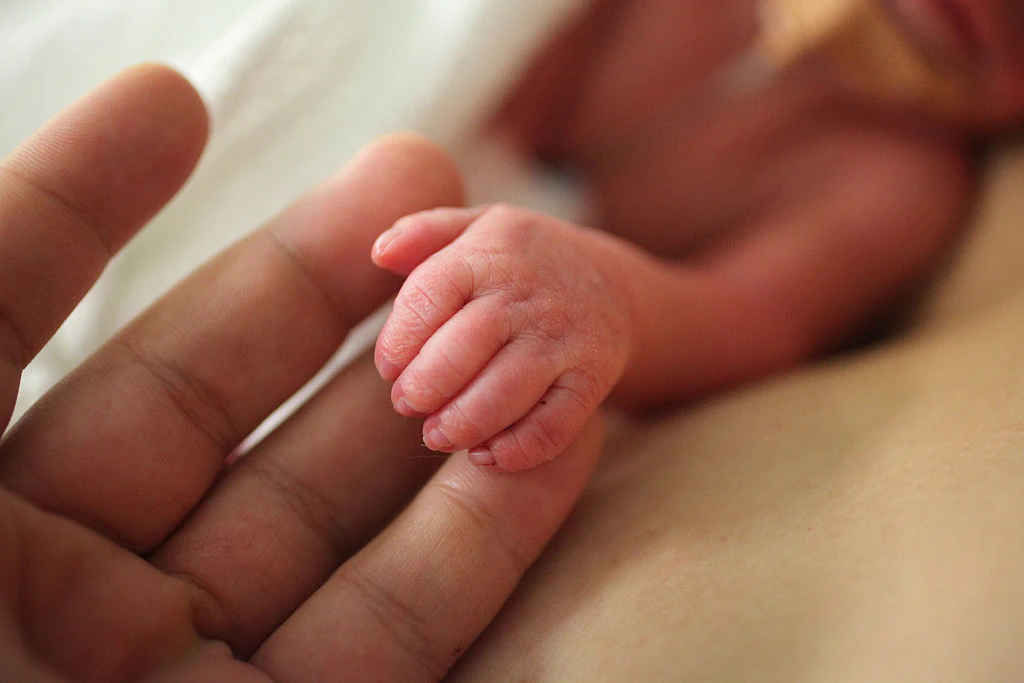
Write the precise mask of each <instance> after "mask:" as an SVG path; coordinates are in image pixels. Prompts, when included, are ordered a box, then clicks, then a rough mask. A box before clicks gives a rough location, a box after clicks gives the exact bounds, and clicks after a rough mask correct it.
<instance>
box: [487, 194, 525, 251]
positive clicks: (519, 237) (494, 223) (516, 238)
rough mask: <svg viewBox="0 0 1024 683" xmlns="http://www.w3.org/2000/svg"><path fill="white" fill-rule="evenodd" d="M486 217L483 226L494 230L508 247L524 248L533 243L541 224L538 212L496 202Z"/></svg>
mask: <svg viewBox="0 0 1024 683" xmlns="http://www.w3.org/2000/svg"><path fill="white" fill-rule="evenodd" d="M484 217H485V218H486V220H485V221H481V222H480V225H481V228H482V229H486V230H488V231H491V232H493V233H494V236H495V237H496V238H497V239H498V240H499V241H500V242H499V243H504V244H505V245H506V248H509V247H511V248H514V249H522V248H524V247H525V246H527V245H529V244H531V243H532V241H533V239H534V236H535V235H536V232H537V227H538V224H539V220H538V216H537V214H535V213H533V212H532V211H527V210H526V209H522V208H519V207H516V206H510V205H508V204H495V205H494V206H492V207H491V208H490V209H488V211H487V212H486V214H485V215H484Z"/></svg>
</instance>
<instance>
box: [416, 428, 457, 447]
mask: <svg viewBox="0 0 1024 683" xmlns="http://www.w3.org/2000/svg"><path fill="white" fill-rule="evenodd" d="M423 441H424V443H426V445H427V448H429V449H430V450H432V451H450V450H452V448H454V447H455V444H453V443H452V441H451V439H449V438H448V437H447V436H445V433H444V432H442V431H441V428H440V427H435V428H434V429H432V430H430V431H429V432H428V433H427V435H426V436H425V437H424V439H423Z"/></svg>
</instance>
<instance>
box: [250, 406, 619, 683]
mask: <svg viewBox="0 0 1024 683" xmlns="http://www.w3.org/2000/svg"><path fill="white" fill-rule="evenodd" d="M600 442H601V429H600V425H599V424H598V419H595V420H594V421H592V422H591V423H590V425H589V427H588V429H587V430H586V431H585V432H584V434H583V435H582V436H581V438H580V440H579V441H577V442H576V443H575V444H574V445H573V447H571V448H570V449H569V450H568V451H567V452H566V453H565V454H564V455H563V456H562V457H560V458H557V459H555V460H553V461H551V462H549V463H547V464H545V465H542V466H541V467H538V468H536V469H533V470H531V471H529V472H526V473H522V474H517V475H501V474H496V473H494V472H491V471H487V470H483V469H481V468H478V467H476V466H474V465H472V464H470V463H469V461H468V460H467V459H466V458H464V457H460V456H457V457H454V458H452V459H451V460H449V462H448V463H447V464H446V465H445V467H444V468H442V469H441V471H440V472H438V474H437V475H436V476H435V477H434V478H433V479H432V480H431V481H430V483H429V484H428V485H427V486H426V487H425V488H424V490H423V491H422V492H421V493H420V495H419V496H417V498H416V499H415V500H414V501H413V502H412V503H411V505H410V506H409V508H408V509H407V510H406V511H405V512H404V513H403V514H402V515H401V516H400V517H399V518H398V519H397V520H396V521H395V522H394V523H393V524H392V525H391V526H390V527H389V528H388V529H387V530H386V531H385V532H384V533H383V534H381V535H380V536H378V537H377V538H376V539H375V540H374V541H373V542H372V543H370V544H369V545H368V546H367V547H366V548H364V549H363V550H362V551H361V552H360V553H359V554H358V555H356V556H355V557H353V558H352V559H351V560H349V561H348V562H347V563H345V564H344V565H343V566H342V567H341V568H340V569H339V570H338V572H337V573H336V574H335V575H334V576H333V577H332V578H331V579H330V581H328V583H326V584H325V585H324V587H323V588H321V589H320V590H319V591H318V592H317V593H316V594H315V595H313V597H312V598H310V600H309V601H307V602H306V604H304V605H303V606H302V607H301V608H300V609H299V610H298V611H297V612H296V613H295V614H294V615H293V616H292V617H291V618H290V619H289V620H288V621H287V622H285V624H284V625H283V626H282V627H281V628H280V629H279V630H278V631H277V632H275V633H274V634H273V635H272V636H271V637H270V638H268V639H267V641H266V642H265V643H264V644H263V646H262V647H260V649H259V650H258V651H257V652H256V654H255V655H254V657H253V659H252V661H253V663H255V664H256V665H257V666H259V667H260V668H262V669H263V670H264V671H266V672H267V673H268V674H270V676H271V677H273V678H274V679H275V680H281V681H290V680H296V681H299V680H322V679H335V678H338V677H340V676H344V675H345V674H347V673H348V672H358V676H359V678H360V679H363V680H395V681H435V680H439V679H440V678H442V677H443V676H444V674H445V673H446V672H447V670H448V669H449V667H450V666H451V665H452V664H453V663H454V662H455V660H456V659H457V658H458V656H459V655H460V654H461V653H462V652H463V651H464V650H465V649H466V648H467V647H468V646H469V644H470V643H472V642H473V640H474V639H475V638H476V637H477V636H478V635H479V634H480V632H481V631H482V630H483V629H484V628H485V627H486V626H487V624H488V623H490V621H491V620H492V619H493V618H494V616H495V614H497V612H498V611H499V610H500V609H501V606H502V605H503V604H504V602H505V600H506V599H507V598H508V596H509V595H510V594H511V593H512V591H513V590H514V588H515V587H516V585H517V584H518V583H519V581H520V579H521V578H522V576H523V574H524V572H525V571H526V570H527V568H528V567H529V566H530V565H531V564H532V563H533V561H534V560H535V559H536V557H537V555H538V554H539V553H540V551H541V550H542V549H543V547H544V546H545V545H546V544H547V543H548V541H549V540H550V539H551V536H552V535H553V534H554V533H555V531H556V530H557V529H558V527H559V526H560V525H561V524H562V522H563V521H564V520H565V517H566V516H567V515H568V513H569V511H570V510H571V508H572V506H573V504H574V502H575V501H576V499H577V497H578V496H579V494H580V492H581V491H582V490H583V487H584V485H585V483H586V481H587V478H588V477H589V474H590V472H591V469H592V467H593V465H594V463H595V462H596V459H597V455H598V452H599V450H600Z"/></svg>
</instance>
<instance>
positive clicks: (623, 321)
mask: <svg viewBox="0 0 1024 683" xmlns="http://www.w3.org/2000/svg"><path fill="white" fill-rule="evenodd" d="M912 4H913V6H914V9H913V12H912V14H911V16H909V17H908V22H907V23H908V27H910V28H911V29H913V30H920V31H921V32H922V40H924V41H928V44H929V45H930V46H931V47H930V48H929V49H939V48H943V47H948V48H949V49H950V50H952V49H954V47H955V49H958V50H959V49H960V45H961V44H960V42H957V43H956V45H955V46H954V44H953V43H951V42H949V40H948V33H949V32H948V26H946V27H943V28H942V34H941V35H938V34H935V35H929V34H928V31H929V30H932V29H935V27H936V26H937V24H936V22H934V21H920V14H921V12H922V11H923V10H922V5H926V4H927V3H926V2H924V0H922V2H915V3H912ZM936 4H937V5H938V4H941V3H938V2H937V3H936ZM976 5H977V6H981V7H983V8H987V11H989V12H991V13H992V15H993V16H995V17H997V18H998V19H1001V20H1003V21H1002V22H1001V23H999V22H997V23H998V24H999V25H1000V26H1002V27H1004V28H1002V29H1001V30H1002V33H999V34H987V33H986V34H981V36H980V37H978V41H977V45H980V46H981V48H986V47H987V48H988V49H987V50H986V49H978V48H977V45H975V48H972V52H971V53H970V54H971V55H976V56H977V59H978V60H979V62H978V63H979V64H982V63H983V64H985V65H986V70H985V71H981V70H979V71H977V72H976V78H977V80H978V85H979V92H982V91H984V95H983V96H982V95H979V97H978V100H977V102H976V103H975V105H974V106H973V109H972V111H971V115H970V116H969V117H963V118H958V119H956V120H947V119H940V118H936V117H935V116H933V115H931V114H929V113H928V112H925V111H917V110H915V109H914V108H913V107H912V106H905V105H900V106H899V107H894V106H890V105H888V104H885V103H879V102H875V101H862V100H861V99H860V98H859V97H858V95H857V93H855V92H851V91H850V90H848V89H846V88H844V87H843V86H842V84H837V82H836V79H834V78H831V77H830V76H829V75H828V73H827V71H823V70H822V69H820V68H818V66H816V65H813V64H810V65H806V66H805V67H802V66H800V65H798V66H796V67H794V68H793V69H791V70H790V71H789V72H787V74H786V75H785V76H784V77H782V78H781V79H779V80H778V81H777V82H775V83H774V84H773V85H772V86H771V87H770V88H767V89H765V90H764V91H762V92H758V93H755V94H751V95H749V96H746V97H744V98H742V99H740V100H738V101H736V102H734V103H732V104H731V106H729V107H727V108H721V109H717V108H712V109H711V110H707V108H705V109H704V110H702V111H699V112H697V113H695V112H694V111H693V108H687V107H686V106H679V105H678V103H679V102H680V101H683V102H685V98H682V100H680V98H679V97H678V94H679V93H684V94H685V93H686V92H688V91H694V90H697V89H698V88H699V85H700V83H701V82H702V79H703V77H704V76H706V74H707V73H709V72H711V71H712V70H713V69H714V68H715V65H716V64H717V63H718V62H720V61H722V60H725V59H728V57H729V53H730V50H733V51H734V50H735V49H737V48H739V47H741V46H742V45H743V44H744V43H745V42H748V41H749V39H750V32H751V31H752V27H753V25H754V15H753V9H752V8H751V7H750V6H751V3H749V2H745V1H743V0H735V1H734V2H722V3H706V2H704V0H673V2H664V1H663V0H631V1H623V0H609V1H608V2H598V3H596V5H595V8H594V10H592V13H591V15H590V16H589V17H588V18H586V19H585V20H584V21H583V22H581V23H580V24H579V25H578V26H576V27H574V28H573V29H572V30H571V31H570V32H569V33H568V34H567V35H566V36H564V37H563V38H562V39H561V40H560V41H558V42H557V43H556V44H555V45H554V46H553V47H552V48H551V50H550V51H549V53H548V54H547V55H545V56H544V57H543V58H542V59H541V60H540V62H539V64H538V65H537V67H536V68H535V69H534V70H533V71H532V73H531V74H530V75H529V76H528V77H527V78H526V79H525V81H524V84H523V86H522V87H521V88H520V90H519V92H518V93H517V94H516V96H515V97H513V99H512V100H511V101H510V103H509V106H508V107H507V108H506V110H505V111H504V112H503V115H502V116H501V117H500V120H499V121H498V122H497V124H496V125H498V126H500V127H501V128H502V130H503V131H504V132H505V133H506V134H507V135H510V136H512V137H513V138H514V139H516V140H517V141H518V142H519V143H520V144H521V146H522V147H523V149H524V150H526V151H527V152H528V153H531V154H534V155H536V156H537V157H538V158H543V159H547V160H552V159H553V160H557V161H558V162H559V163H564V164H571V165H572V166H573V167H574V168H576V169H577V170H578V171H579V172H580V173H581V175H582V176H583V178H584V180H585V182H586V183H587V185H588V189H589V190H590V192H591V193H592V194H593V196H594V198H595V206H596V214H595V216H594V218H593V221H592V224H594V225H596V226H598V227H599V228H601V229H600V230H597V229H592V228H587V227H582V226H578V225H573V224H569V223H566V222H564V221H561V220H558V219H556V218H553V217H550V216H546V215H542V214H538V213H533V212H530V211H526V210H523V209H519V208H515V207H510V206H490V207H483V208H474V209H462V208H442V209H435V210H432V211H427V212H424V213H419V214H415V215H412V216H408V217H406V218H403V219H402V220H400V221H399V222H398V223H396V224H395V226H394V227H393V228H392V229H391V230H389V231H387V232H385V233H384V234H383V235H381V237H380V238H379V239H378V241H377V243H376V244H375V245H374V249H373V254H372V257H373V259H374V261H375V263H376V264H377V265H378V266H380V267H382V268H386V269H388V270H391V271H393V272H395V273H398V274H401V275H404V276H408V277H407V279H406V282H405V284H404V286H403V288H402V290H401V292H400V293H399V295H398V297H397V299H396V302H395V307H394V311H393V312H392V314H391V316H390V317H389V319H388V321H387V322H386V323H385V326H384V329H383V330H382V332H381V334H380V337H379V339H378V343H377V347H376V352H375V360H376V363H377V367H378V370H379V371H380V374H381V376H382V377H384V378H385V379H386V380H388V381H391V382H394V387H393V391H392V400H393V402H394V406H395V409H396V410H397V411H398V412H399V413H401V414H402V415H406V416H415V417H422V418H425V422H424V428H423V435H424V443H425V444H426V446H428V447H429V448H431V449H433V450H436V451H440V452H449V453H450V452H456V451H460V450H464V449H468V450H469V454H470V457H471V458H472V459H473V461H474V462H476V463H477V464H479V465H482V466H490V467H494V468H496V469H499V470H502V471H508V472H514V471H519V470H523V469H528V468H531V467H534V466H536V465H538V464H540V463H543V462H545V461H547V460H549V459H551V458H553V457H555V456H557V455H558V454H559V453H561V452H562V451H563V450H564V449H565V448H566V447H567V446H568V445H570V444H571V443H572V441H573V440H574V438H575V437H576V436H577V435H578V433H579V432H580V430H581V429H582V427H583V425H584V423H585V422H586V421H587V419H588V418H589V416H590V415H591V414H592V413H593V412H594V411H596V410H598V409H599V407H600V406H601V404H602V403H603V402H604V401H605V400H606V399H608V398H609V397H611V398H612V399H614V400H615V401H616V402H617V403H618V404H619V405H623V406H626V407H628V408H633V409H649V408H656V407H658V406H662V405H666V404H668V403H671V402H677V401H680V400H685V399H688V398H692V397H694V396H697V395H701V394H703V393H706V392H709V391H711V390H714V389H718V388H722V387H726V386H730V385H734V384H736V383H738V382H741V381H744V380H748V379H751V378H754V377H759V376H763V375H765V374H768V373H771V372H774V371H777V370H780V369H783V368H786V367H789V366H792V365H793V364H795V363H796V362H798V361H800V360H802V359H805V358H808V357H810V356H813V355H814V354H818V353H821V352H823V351H826V350H828V349H831V348H835V346H837V345H838V344H840V343H843V342H844V341H846V340H848V339H850V337H851V335H853V334H855V333H856V332H857V331H858V330H861V329H863V327H864V326H865V325H866V324H867V323H868V321H870V320H871V319H872V317H873V316H874V315H875V314H877V313H878V312H879V311H880V310H881V309H882V308H883V307H884V306H886V305H887V304H889V303H891V302H892V301H893V299H894V297H896V296H898V295H899V294H901V293H905V292H906V291H908V288H909V287H911V286H912V285H913V283H914V282H915V281H916V280H917V279H919V278H920V277H921V276H922V275H923V274H924V273H925V272H926V270H927V268H928V267H929V264H930V263H932V262H933V261H934V259H935V257H936V255H937V254H939V253H941V251H942V250H943V248H944V247H945V246H946V245H947V244H948V243H949V242H950V240H951V237H952V236H953V235H954V234H955V233H956V230H957V228H958V227H959V226H960V225H961V224H962V222H963V219H964V217H965V215H966V213H967V211H968V210H969V208H970V205H971V199H972V197H973V194H974V192H973V190H974V169H973V165H972V161H971V158H972V157H971V155H970V153H969V148H970V143H971V141H972V140H973V139H974V138H975V137H976V136H977V134H978V132H979V131H983V130H988V129H990V128H992V127H995V126H1000V125H1003V124H1005V123H1006V122H1009V121H1013V120H1016V119H1017V118H1019V117H1020V115H1021V113H1022V112H1024V59H1021V55H1020V52H1019V50H1017V49H1016V48H1013V46H1014V45H1019V44H1020V42H1019V41H1018V39H1019V38H1020V37H1021V35H1022V33H1024V13H1021V12H1020V11H1019V9H1018V8H1016V6H1014V5H1013V2H1012V0H1006V2H1004V1H1003V0H991V1H990V2H984V3H981V2H979V3H976ZM984 16H989V15H984ZM613 19H614V21H613ZM1014 22H1016V23H1014ZM608 25H614V26H615V27H616V30H614V31H610V30H608V29H607V27H608ZM1007 26H1009V27H1011V28H1006V27H1007ZM669 28H671V29H672V30H669ZM1011 29H1012V30H1011ZM935 30H938V29H935ZM1014 31H1016V32H1014ZM596 36H600V37H596ZM944 40H945V41H946V42H945V43H944V42H943V41H944ZM1008 46H1009V47H1008ZM640 64H643V68H642V69H641V68H640ZM586 65H591V66H589V68H584V66H586ZM695 65H696V66H695ZM701 65H703V66H701ZM638 73H642V74H645V75H646V77H632V78H627V77H625V75H627V74H634V75H635V74H638ZM972 73H974V72H972ZM569 74H582V75H580V76H578V80H579V82H580V83H581V87H580V90H578V91H576V92H574V93H573V94H572V97H568V96H566V95H561V94H560V93H564V92H565V91H566V90H568V89H567V88H565V87H564V83H565V82H566V78H568V75H569ZM666 84H672V86H673V87H667V86H666Z"/></svg>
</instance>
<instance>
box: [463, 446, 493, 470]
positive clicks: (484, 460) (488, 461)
mask: <svg viewBox="0 0 1024 683" xmlns="http://www.w3.org/2000/svg"><path fill="white" fill-rule="evenodd" d="M469 461H470V462H471V463H473V464H474V465H476V466H477V467H494V466H495V465H497V464H498V461H497V460H495V458H494V453H492V452H491V449H489V448H474V449H473V450H471V451H470V452H469Z"/></svg>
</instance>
